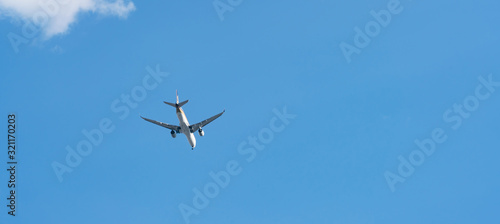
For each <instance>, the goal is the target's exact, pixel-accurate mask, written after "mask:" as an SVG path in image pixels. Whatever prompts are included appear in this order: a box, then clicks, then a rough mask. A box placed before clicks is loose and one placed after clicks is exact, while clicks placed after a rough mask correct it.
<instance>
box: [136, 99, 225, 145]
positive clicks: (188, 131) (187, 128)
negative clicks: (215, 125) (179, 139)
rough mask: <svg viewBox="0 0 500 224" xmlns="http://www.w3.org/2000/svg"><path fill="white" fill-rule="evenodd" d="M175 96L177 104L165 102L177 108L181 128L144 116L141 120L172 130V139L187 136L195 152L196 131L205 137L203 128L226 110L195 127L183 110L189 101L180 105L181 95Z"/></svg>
mask: <svg viewBox="0 0 500 224" xmlns="http://www.w3.org/2000/svg"><path fill="white" fill-rule="evenodd" d="M175 96H176V98H177V101H176V103H175V104H174V103H169V102H165V101H163V102H164V103H165V104H168V105H170V106H173V107H175V110H176V114H177V118H178V119H179V126H177V125H171V124H166V123H163V122H159V121H155V120H151V119H148V118H145V117H142V116H141V118H142V119H144V120H146V121H149V122H151V123H153V124H157V125H160V126H162V127H165V128H168V129H170V130H171V131H170V134H171V135H172V138H175V136H176V135H177V133H182V134H184V135H186V138H187V140H188V142H189V145H191V150H193V149H194V147H195V146H196V138H195V137H194V134H193V133H194V132H196V131H198V134H199V135H200V136H203V135H205V132H203V129H202V127H204V126H205V125H207V124H209V123H210V122H212V121H213V120H215V119H217V118H218V117H220V116H221V115H222V114H223V113H224V112H226V110H224V111H222V112H221V113H219V114H216V115H214V116H213V117H211V118H208V119H206V120H203V121H201V122H199V123H196V124H193V125H189V122H188V120H187V118H186V114H185V113H184V111H183V110H182V108H181V107H182V106H184V104H186V103H187V102H188V101H189V100H185V101H182V102H180V103H179V95H178V94H177V90H176V91H175Z"/></svg>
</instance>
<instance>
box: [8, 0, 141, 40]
mask: <svg viewBox="0 0 500 224" xmlns="http://www.w3.org/2000/svg"><path fill="white" fill-rule="evenodd" d="M134 10H135V5H134V3H132V2H131V1H127V2H125V1H124V0H116V1H107V0H0V18H12V19H14V20H20V21H25V22H24V24H26V23H31V24H32V25H33V26H35V27H36V30H39V31H40V32H41V35H42V38H43V39H49V38H50V37H52V36H54V35H58V34H63V33H66V32H68V29H69V27H70V25H71V24H73V23H75V22H76V20H77V15H78V14H80V13H84V12H93V13H97V14H100V15H110V16H118V17H120V18H127V16H128V15H129V13H130V12H132V11H134Z"/></svg>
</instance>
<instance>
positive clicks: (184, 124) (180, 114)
mask: <svg viewBox="0 0 500 224" xmlns="http://www.w3.org/2000/svg"><path fill="white" fill-rule="evenodd" d="M176 114H177V118H179V126H180V127H181V133H183V134H184V135H186V138H187V140H188V142H189V144H190V145H191V147H193V148H194V147H195V146H196V138H195V137H194V134H193V133H191V131H190V130H189V121H188V120H187V118H186V114H185V113H184V111H183V110H182V108H180V107H179V108H177V110H176Z"/></svg>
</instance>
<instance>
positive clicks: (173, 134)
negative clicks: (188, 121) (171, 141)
mask: <svg viewBox="0 0 500 224" xmlns="http://www.w3.org/2000/svg"><path fill="white" fill-rule="evenodd" d="M170 134H171V135H172V138H175V136H176V135H177V134H175V131H174V130H172V131H171V132H170Z"/></svg>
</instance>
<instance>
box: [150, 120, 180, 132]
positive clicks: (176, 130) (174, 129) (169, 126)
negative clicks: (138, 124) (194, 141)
mask: <svg viewBox="0 0 500 224" xmlns="http://www.w3.org/2000/svg"><path fill="white" fill-rule="evenodd" d="M141 118H142V119H144V120H146V121H149V122H151V123H153V124H157V125H160V126H162V127H165V128H168V129H170V130H172V131H175V132H177V133H179V131H180V130H181V127H179V126H177V125H171V124H166V123H163V122H159V121H155V120H151V119H147V118H145V117H142V116H141Z"/></svg>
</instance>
